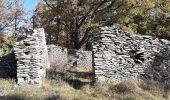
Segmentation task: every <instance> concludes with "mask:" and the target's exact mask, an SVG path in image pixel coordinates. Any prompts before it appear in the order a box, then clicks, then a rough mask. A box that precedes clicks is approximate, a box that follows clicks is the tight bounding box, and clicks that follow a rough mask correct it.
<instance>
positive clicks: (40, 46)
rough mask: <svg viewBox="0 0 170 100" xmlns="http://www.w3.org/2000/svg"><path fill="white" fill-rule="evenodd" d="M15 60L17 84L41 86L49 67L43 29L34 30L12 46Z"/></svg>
mask: <svg viewBox="0 0 170 100" xmlns="http://www.w3.org/2000/svg"><path fill="white" fill-rule="evenodd" d="M14 53H15V58H16V60H17V83H18V85H21V86H22V85H37V86H41V85H42V83H43V81H44V79H45V75H46V69H48V68H50V63H49V59H48V51H47V46H46V41H45V33H44V29H42V28H40V29H37V30H34V31H33V33H32V35H29V36H27V38H26V39H24V40H22V41H20V42H17V43H16V45H15V46H14Z"/></svg>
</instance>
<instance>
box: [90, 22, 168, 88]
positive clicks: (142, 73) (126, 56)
mask: <svg viewBox="0 0 170 100" xmlns="http://www.w3.org/2000/svg"><path fill="white" fill-rule="evenodd" d="M93 66H94V70H95V78H96V81H97V82H115V83H117V82H121V81H124V80H128V79H137V80H143V81H146V80H150V81H154V82H161V83H165V84H168V85H169V84H170V41H168V40H164V39H157V38H153V37H151V36H139V35H136V36H134V35H133V36H131V35H130V34H129V33H127V32H124V31H122V29H121V28H120V27H118V26H116V25H113V26H111V27H102V28H101V31H100V33H99V34H98V35H97V36H96V38H95V42H94V43H93Z"/></svg>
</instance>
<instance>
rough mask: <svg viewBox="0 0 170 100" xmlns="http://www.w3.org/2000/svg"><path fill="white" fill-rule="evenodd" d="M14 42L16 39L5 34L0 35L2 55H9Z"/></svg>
mask: <svg viewBox="0 0 170 100" xmlns="http://www.w3.org/2000/svg"><path fill="white" fill-rule="evenodd" d="M15 42H16V39H14V38H11V37H9V36H8V35H7V33H0V49H1V50H3V52H4V53H9V52H10V51H11V50H12V48H13V45H14V44H15Z"/></svg>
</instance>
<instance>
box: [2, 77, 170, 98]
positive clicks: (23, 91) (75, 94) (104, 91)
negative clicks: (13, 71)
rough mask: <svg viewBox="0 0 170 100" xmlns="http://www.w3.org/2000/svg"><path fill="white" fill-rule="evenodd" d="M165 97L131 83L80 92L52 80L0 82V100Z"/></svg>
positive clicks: (153, 88)
mask: <svg viewBox="0 0 170 100" xmlns="http://www.w3.org/2000/svg"><path fill="white" fill-rule="evenodd" d="M168 95H169V92H168V91H167V90H165V89H164V87H163V86H161V85H159V86H150V85H144V84H141V83H139V82H137V81H133V80H129V81H126V82H122V83H119V84H115V85H114V84H103V85H97V86H89V85H86V86H84V87H82V88H81V89H74V88H73V87H72V86H70V85H68V84H67V83H64V82H60V83H56V82H53V81H46V82H45V84H44V85H43V86H42V87H41V88H36V87H31V86H26V87H23V88H18V87H15V82H14V81H13V80H4V79H1V80H0V100H170V99H169V97H168Z"/></svg>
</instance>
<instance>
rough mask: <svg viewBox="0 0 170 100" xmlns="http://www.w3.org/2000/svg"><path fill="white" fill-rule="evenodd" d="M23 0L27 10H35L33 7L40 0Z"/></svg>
mask: <svg viewBox="0 0 170 100" xmlns="http://www.w3.org/2000/svg"><path fill="white" fill-rule="evenodd" d="M23 1H24V7H25V8H26V9H27V10H35V7H36V5H37V3H38V2H39V1H40V0H23Z"/></svg>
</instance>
